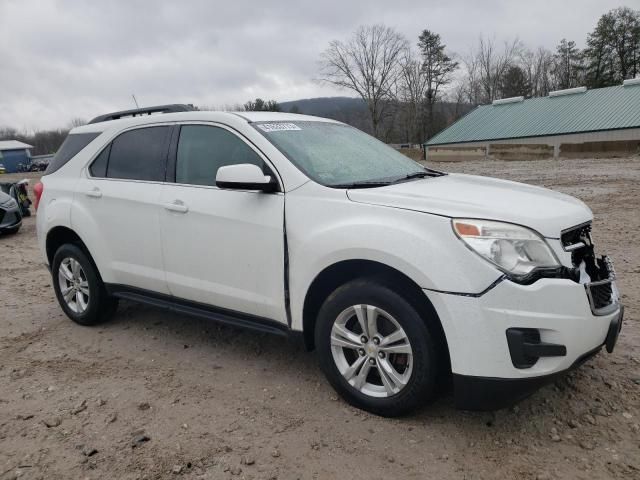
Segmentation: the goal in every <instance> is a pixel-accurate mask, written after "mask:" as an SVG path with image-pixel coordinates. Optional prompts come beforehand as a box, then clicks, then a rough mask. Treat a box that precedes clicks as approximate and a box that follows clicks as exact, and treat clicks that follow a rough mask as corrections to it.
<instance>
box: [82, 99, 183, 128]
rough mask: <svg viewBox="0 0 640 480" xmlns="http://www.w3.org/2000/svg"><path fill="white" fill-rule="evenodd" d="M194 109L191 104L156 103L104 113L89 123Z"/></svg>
mask: <svg viewBox="0 0 640 480" xmlns="http://www.w3.org/2000/svg"><path fill="white" fill-rule="evenodd" d="M194 110H196V108H195V107H194V106H193V105H185V104H181V103H174V104H171V105H157V106H155V107H145V108H134V109H132V110H121V111H119V112H111V113H106V114H104V115H99V116H97V117H95V118H94V119H92V120H91V121H90V122H89V124H92V123H100V122H107V121H109V120H118V119H120V118H122V117H139V116H141V115H151V114H152V113H176V112H192V111H194Z"/></svg>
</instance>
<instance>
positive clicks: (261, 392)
mask: <svg viewBox="0 0 640 480" xmlns="http://www.w3.org/2000/svg"><path fill="white" fill-rule="evenodd" d="M435 166H436V167H437V168H441V169H443V170H449V171H461V172H466V173H474V174H481V175H492V176H497V177H502V178H508V179H514V180H518V181H522V182H527V183H532V184H536V185H544V186H547V187H551V188H554V189H556V190H560V191H562V192H566V193H569V194H571V195H575V196H577V197H579V198H581V199H583V200H584V201H586V202H587V203H588V204H589V205H590V206H591V208H592V209H593V210H594V212H595V222H594V237H595V241H596V245H597V246H598V247H599V248H598V250H599V251H601V252H607V253H609V254H611V255H612V256H613V258H614V260H615V263H616V267H617V271H618V275H619V279H620V280H619V287H620V290H621V293H622V298H623V301H624V303H625V304H626V306H627V314H626V323H625V326H624V329H623V332H622V336H621V338H620V342H619V344H618V346H617V348H616V350H615V352H614V353H613V354H612V355H607V354H606V353H604V352H603V353H601V354H600V355H598V356H597V357H596V358H594V359H592V360H591V361H590V362H589V363H587V364H585V365H584V366H583V367H582V368H580V369H579V370H577V371H575V372H573V373H571V374H570V375H569V376H568V377H566V378H564V379H562V380H560V381H558V382H556V383H555V384H553V385H550V386H548V387H545V388H543V389H542V390H540V391H539V392H538V393H536V394H535V395H533V396H532V397H530V398H529V399H527V400H525V401H523V402H521V403H520V404H519V405H517V406H516V407H514V408H511V409H507V410H501V411H498V412H495V413H469V412H462V411H457V410H455V409H454V408H453V406H452V398H451V394H450V393H445V394H443V395H442V397H441V398H440V399H438V400H437V401H436V402H435V403H434V404H432V405H429V406H425V408H424V409H422V410H421V411H419V412H417V413H416V414H414V415H412V416H409V417H406V418H401V419H391V420H390V419H384V418H379V417H375V416H373V415H370V414H367V413H364V412H361V411H358V410H356V409H354V408H351V407H350V406H348V405H346V404H345V403H344V402H343V401H341V400H339V399H338V398H337V397H336V394H335V393H334V392H333V390H331V388H330V387H329V386H328V384H327V383H326V382H325V380H324V378H323V377H322V375H321V373H320V370H319V368H318V366H317V359H316V357H315V355H314V354H313V353H307V352H305V351H304V350H303V349H302V348H301V346H299V345H297V344H295V343H292V342H287V341H283V340H282V339H280V338H276V337H270V336H267V335H263V334H258V333H253V332H247V331H240V330H236V329H232V328H226V327H220V326H217V325H215V324H213V323H207V322H206V321H202V320H198V319H193V318H189V317H184V316H180V315H176V314H171V313H165V312H163V311H160V310H158V309H155V308H151V307H145V306H139V305H134V304H130V303H123V304H122V305H121V308H120V309H119V311H118V314H117V316H116V317H115V318H114V320H113V321H111V322H109V323H108V324H105V325H103V326H100V327H94V328H85V327H80V326H77V325H74V324H73V323H71V321H69V320H68V319H67V318H66V317H65V316H64V315H63V314H62V312H61V310H60V308H59V307H58V305H57V303H56V301H55V299H54V295H53V291H52V288H51V286H50V277H49V274H48V272H47V270H46V269H45V267H44V266H43V264H42V261H41V258H40V255H39V252H38V250H37V247H36V239H35V227H34V218H28V219H26V220H25V223H24V226H23V228H22V230H21V231H20V232H19V233H18V234H17V235H15V236H7V237H2V238H0V298H1V300H0V480H7V479H13V478H17V477H21V478H40V479H48V480H49V479H69V478H90V479H93V478H109V479H112V478H118V479H143V478H148V479H153V478H203V479H205V478H206V479H209V478H210V479H214V478H215V479H219V478H221V479H224V478H256V479H259V478H264V479H267V478H280V479H289V478H291V479H295V478H302V479H310V478H336V477H342V478H354V479H372V478H383V477H384V478H416V479H418V478H419V479H422V478H438V479H445V478H455V479H483V478H510V479H556V478H557V479H560V478H562V479H568V478H580V479H594V478H597V479H601V478H620V479H622V478H624V479H638V478H640V426H639V424H640V323H639V320H640V314H639V312H640V247H639V245H640V242H639V241H638V232H640V186H639V183H640V159H638V158H632V159H605V160H603V159H599V160H588V159H586V160H563V161H559V162H555V161H532V162H498V161H490V162H461V163H451V164H445V163H440V164H437V165H435ZM11 177H12V176H9V175H4V176H2V177H0V181H4V180H6V179H9V178H11ZM13 177H18V176H13ZM31 177H32V178H35V175H33V174H32V175H31ZM532 208H535V205H532Z"/></svg>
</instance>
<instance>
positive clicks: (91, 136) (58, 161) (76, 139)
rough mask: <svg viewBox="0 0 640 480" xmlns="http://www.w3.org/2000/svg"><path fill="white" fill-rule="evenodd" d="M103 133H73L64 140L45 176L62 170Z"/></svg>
mask: <svg viewBox="0 0 640 480" xmlns="http://www.w3.org/2000/svg"><path fill="white" fill-rule="evenodd" d="M101 133H102V132H90V133H72V134H70V135H68V136H67V138H65V139H64V142H62V145H60V148H59V149H58V151H57V152H56V154H55V155H54V156H53V158H52V159H51V161H50V162H49V166H48V167H47V169H46V170H45V171H44V175H49V174H51V173H53V172H55V171H57V170H60V169H61V168H62V167H63V166H64V165H65V164H66V163H67V162H68V161H69V160H71V159H72V158H73V157H75V156H76V155H77V154H78V153H80V152H81V151H82V150H83V149H84V148H85V147H86V146H87V145H89V144H90V143H91V142H93V141H94V140H95V139H96V138H97V137H98V136H99V135H100V134H101Z"/></svg>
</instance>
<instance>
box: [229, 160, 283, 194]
mask: <svg viewBox="0 0 640 480" xmlns="http://www.w3.org/2000/svg"><path fill="white" fill-rule="evenodd" d="M216 186H217V187H220V188H229V189H232V190H260V191H262V192H275V191H277V190H278V182H277V181H276V179H275V178H273V177H272V176H270V175H265V174H264V173H262V169H261V168H260V167H258V166H257V165H253V164H251V163H241V164H239V165H228V166H226V167H220V168H219V169H218V173H217V174H216Z"/></svg>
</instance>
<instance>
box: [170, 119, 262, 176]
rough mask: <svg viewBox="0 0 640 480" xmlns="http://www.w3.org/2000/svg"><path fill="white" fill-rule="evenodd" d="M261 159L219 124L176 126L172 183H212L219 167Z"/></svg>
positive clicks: (257, 163)
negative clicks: (174, 172)
mask: <svg viewBox="0 0 640 480" xmlns="http://www.w3.org/2000/svg"><path fill="white" fill-rule="evenodd" d="M242 163H251V164H253V165H257V166H259V167H260V168H264V162H263V161H262V159H261V158H260V156H259V155H258V154H257V153H256V152H254V151H253V150H252V149H251V147H249V145H247V144H246V143H245V142H244V141H243V140H241V139H240V138H239V137H237V136H236V135H234V134H233V133H231V132H229V131H228V130H225V129H224V128H220V127H210V126H206V125H185V126H183V127H181V128H180V138H179V140H178V151H177V155H176V183H184V184H189V185H208V186H215V184H216V174H217V173H218V169H219V168H220V167H224V166H227V165H238V164H242Z"/></svg>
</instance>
